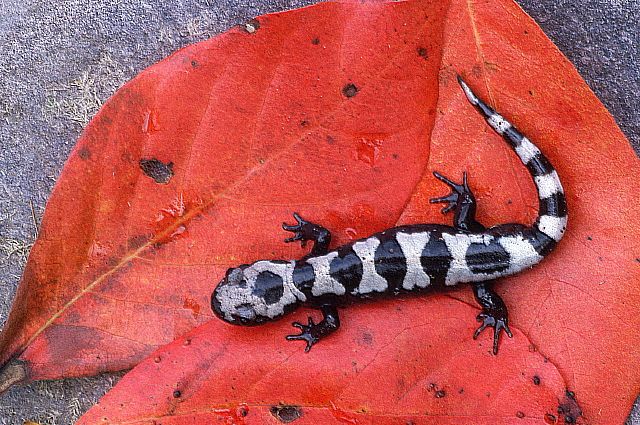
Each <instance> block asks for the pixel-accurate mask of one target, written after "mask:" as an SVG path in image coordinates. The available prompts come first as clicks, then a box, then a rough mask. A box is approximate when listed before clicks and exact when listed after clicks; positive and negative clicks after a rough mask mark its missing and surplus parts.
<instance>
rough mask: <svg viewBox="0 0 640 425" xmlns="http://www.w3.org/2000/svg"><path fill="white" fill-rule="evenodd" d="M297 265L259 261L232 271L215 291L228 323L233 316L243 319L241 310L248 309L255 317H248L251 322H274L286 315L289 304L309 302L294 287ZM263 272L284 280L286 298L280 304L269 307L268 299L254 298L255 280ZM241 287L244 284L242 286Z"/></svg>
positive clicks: (281, 299)
mask: <svg viewBox="0 0 640 425" xmlns="http://www.w3.org/2000/svg"><path fill="white" fill-rule="evenodd" d="M294 267H295V262H294V261H292V262H289V263H275V262H272V261H258V262H255V263H253V264H251V265H250V266H249V267H247V268H245V269H244V270H242V269H239V268H237V269H233V271H232V272H231V273H230V275H229V276H228V277H227V283H226V284H224V285H220V286H219V287H218V288H217V289H216V291H217V295H216V299H217V300H218V302H219V303H220V309H221V311H222V312H223V313H224V316H225V319H227V320H229V321H233V320H234V317H233V316H234V315H237V316H240V315H241V314H240V310H239V308H241V309H242V308H243V306H249V307H250V309H251V311H248V310H247V311H248V312H247V314H251V315H252V316H253V317H246V316H245V317H246V318H247V319H249V320H253V319H255V318H256V317H257V316H262V317H265V318H269V319H273V318H275V317H278V316H281V315H283V314H284V309H285V307H286V306H287V305H289V304H296V303H298V302H304V301H306V297H305V295H304V294H303V293H302V292H300V290H298V288H296V286H295V285H294V284H293V269H294ZM262 272H271V273H273V274H275V275H278V276H280V277H281V278H282V282H283V294H282V297H280V300H278V301H277V302H275V303H273V304H267V303H266V301H265V299H264V298H262V297H259V296H257V295H255V294H254V289H255V287H256V280H257V278H258V275H259V274H260V273H262ZM243 281H244V283H243V284H241V282H243Z"/></svg>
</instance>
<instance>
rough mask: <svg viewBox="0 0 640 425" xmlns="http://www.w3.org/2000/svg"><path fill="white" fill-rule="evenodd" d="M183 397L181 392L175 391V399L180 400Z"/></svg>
mask: <svg viewBox="0 0 640 425" xmlns="http://www.w3.org/2000/svg"><path fill="white" fill-rule="evenodd" d="M181 395H182V393H181V392H180V390H175V391H174V392H173V398H180V396H181Z"/></svg>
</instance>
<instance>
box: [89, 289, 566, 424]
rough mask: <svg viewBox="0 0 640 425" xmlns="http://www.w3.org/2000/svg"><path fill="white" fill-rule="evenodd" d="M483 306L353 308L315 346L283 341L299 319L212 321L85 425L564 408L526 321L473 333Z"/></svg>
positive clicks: (133, 375) (443, 418) (152, 360)
mask: <svg viewBox="0 0 640 425" xmlns="http://www.w3.org/2000/svg"><path fill="white" fill-rule="evenodd" d="M305 313H306V312H305ZM476 313H477V312H476V310H475V309H473V308H471V307H469V306H468V305H465V304H463V303H461V302H459V301H455V300H451V299H450V298H448V297H444V296H436V297H434V298H432V299H426V298H418V299H411V300H408V299H407V300H404V299H403V300H400V299H396V300H392V301H386V302H382V303H375V304H371V305H360V306H354V307H353V308H351V309H349V310H348V311H345V315H346V316H348V323H347V326H348V330H347V331H344V332H342V331H341V332H338V333H337V334H336V335H335V337H334V336H332V340H331V342H330V343H328V344H323V343H324V341H323V343H321V344H318V345H317V346H315V347H314V348H313V350H311V351H310V352H309V353H308V354H305V353H304V351H303V350H301V347H300V346H299V345H297V344H284V343H283V338H282V335H283V334H286V333H287V332H289V331H290V330H291V328H290V325H289V323H282V322H280V323H274V324H272V325H267V326H265V327H264V328H263V332H255V330H252V329H248V328H244V329H242V328H235V327H230V326H226V325H224V324H222V323H220V322H219V321H217V320H212V321H210V322H209V323H207V324H205V325H203V326H201V327H199V328H198V329H196V330H195V331H194V332H192V333H191V334H189V335H187V336H186V337H185V338H184V339H180V340H177V341H175V342H173V343H172V344H169V345H168V346H166V347H164V348H162V349H160V350H158V351H157V352H155V353H154V354H152V355H151V357H149V358H148V359H146V360H145V361H144V362H142V363H141V364H140V365H138V366H137V367H136V368H135V369H134V370H133V371H131V372H130V373H129V374H127V375H126V376H125V377H124V378H123V379H122V380H121V381H120V382H119V383H118V384H117V386H116V387H115V388H114V389H113V390H111V391H110V392H109V393H108V394H107V395H106V396H105V397H104V398H103V399H102V400H101V401H100V403H99V404H98V405H96V406H95V407H94V408H93V409H91V410H89V412H87V413H86V414H85V416H83V417H82V418H81V419H80V421H79V422H78V425H90V424H102V423H109V424H125V423H126V424H152V423H162V424H163V425H177V424H205V423H207V424H208V423H233V424H247V425H249V424H279V423H287V422H286V420H287V419H294V418H298V419H296V420H295V422H294V423H295V424H329V423H339V424H345V423H346V424H349V423H351V424H402V425H404V424H407V423H414V424H439V425H440V424H460V423H473V424H478V425H480V424H510V423H514V422H515V421H517V420H518V419H517V418H518V417H521V418H522V419H523V420H524V422H523V423H527V422H529V423H533V422H535V423H542V420H543V418H544V416H545V415H547V414H548V415H554V416H556V417H557V409H558V400H559V399H562V398H565V397H566V395H565V383H564V381H563V379H562V377H561V376H560V374H559V372H558V370H557V369H556V368H555V366H554V365H553V364H552V363H550V362H548V361H547V360H546V359H545V358H544V357H543V356H541V355H540V354H539V353H537V352H535V351H534V350H530V344H529V341H528V340H527V338H526V337H525V336H524V335H522V334H521V333H520V332H517V331H516V334H515V335H514V338H513V340H509V341H507V342H506V343H504V344H503V346H502V348H501V351H500V355H498V356H493V355H492V354H491V353H490V351H491V341H489V340H488V339H487V340H485V341H484V342H476V341H474V340H473V339H471V338H470V337H469V336H470V335H471V334H472V333H473V330H474V327H475V322H474V317H475V315H476ZM312 314H313V313H312ZM327 342H328V340H327ZM256 348H259V349H256ZM285 406H286V407H285ZM567 413H568V412H567ZM281 415H285V416H284V417H280V419H278V416H281ZM154 421H155V422H154ZM518 423H519V422H518Z"/></svg>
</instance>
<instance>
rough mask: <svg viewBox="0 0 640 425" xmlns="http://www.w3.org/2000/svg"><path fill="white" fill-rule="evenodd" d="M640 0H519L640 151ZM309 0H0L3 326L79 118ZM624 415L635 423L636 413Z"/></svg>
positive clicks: (25, 412)
mask: <svg viewBox="0 0 640 425" xmlns="http://www.w3.org/2000/svg"><path fill="white" fill-rule="evenodd" d="M639 2H640V0H585V1H582V2H575V1H568V0H520V1H519V4H521V5H522V6H523V8H524V9H525V10H526V11H527V12H529V13H530V14H531V15H532V16H533V17H534V18H535V19H536V20H537V21H538V23H539V24H540V25H541V26H542V28H543V29H544V30H545V32H546V33H547V34H548V35H549V36H550V37H551V38H552V39H553V40H554V42H555V43H556V44H557V45H558V46H559V47H560V49H561V50H562V51H563V52H564V53H565V54H566V55H567V56H568V57H569V58H570V59H571V60H572V61H573V63H574V64H575V65H576V66H577V68H578V70H579V71H580V73H581V74H582V75H583V77H584V78H585V79H586V80H587V82H588V83H589V84H590V86H591V87H592V88H593V89H594V91H595V92H596V93H597V95H598V96H599V97H600V99H601V100H602V101H603V103H604V104H605V105H606V106H607V107H608V108H609V110H610V111H611V112H612V114H613V115H614V117H615V118H616V120H617V121H618V123H619V125H620V126H621V128H622V129H623V131H624V132H625V133H626V135H627V136H628V137H629V139H630V140H631V142H632V144H634V146H635V148H636V152H640V112H639V111H640V100H639V99H640V98H639V96H638V90H637V88H638V85H639V83H640V65H639V63H640V31H639V29H640V18H639V17H638V16H639V14H638V12H637V11H638V10H639V6H640V3H639ZM311 3H315V1H312V0H276V1H265V0H251V1H240V0H236V1H233V0H220V1H214V0H177V1H174V2H164V1H161V0H135V1H134V0H105V1H101V0H59V1H55V2H50V1H44V0H21V1H17V0H3V1H2V4H1V5H0V147H1V149H0V323H2V322H4V320H5V319H6V315H7V312H8V309H9V306H10V304H11V301H12V298H13V295H14V292H15V289H16V286H17V284H18V280H19V277H20V274H21V272H22V269H23V267H24V263H25V259H26V255H27V253H28V250H29V248H30V245H31V244H32V243H33V240H34V237H35V233H36V226H35V224H34V220H35V221H38V220H39V218H40V217H41V215H42V212H43V209H44V205H45V202H46V199H47V197H48V195H49V193H50V191H51V188H52V187H53V184H54V183H55V180H56V178H57V176H58V175H59V173H60V170H61V169H62V165H63V163H64V160H65V158H66V157H67V155H68V153H69V151H70V149H71V148H72V147H73V144H74V143H75V140H76V139H77V137H78V135H79V134H80V131H81V130H82V128H83V126H84V125H85V124H86V123H87V122H88V120H89V119H90V118H91V116H93V114H94V113H95V112H96V111H97V110H98V108H99V106H100V105H101V103H102V102H103V101H104V100H105V99H106V98H107V97H108V96H110V95H111V94H112V93H113V92H114V91H115V90H116V89H117V88H118V87H119V86H120V85H122V84H123V83H124V82H125V81H127V80H128V79H130V78H131V77H133V76H134V75H136V74H137V73H138V72H139V71H140V70H142V69H144V68H146V67H148V66H149V65H151V64H153V63H155V62H157V61H159V60H161V59H162V58H164V57H166V56H167V55H168V54H170V53H171V52H173V51H175V50H176V49H178V48H180V47H182V46H184V45H186V44H190V43H194V42H197V41H199V40H203V39H206V38H208V37H210V36H213V35H215V34H218V33H220V32H223V31H224V30H226V29H227V28H229V27H231V26H233V25H235V24H238V23H241V22H245V21H247V20H248V19H250V18H251V17H253V16H255V15H260V14H263V13H267V12H271V11H277V10H283V9H288V8H293V7H299V6H303V5H306V4H311ZM119 376H120V375H118V374H112V375H105V376H100V377H95V378H89V379H68V380H63V381H56V382H38V383H34V384H31V385H29V386H25V387H19V388H14V389H13V390H11V391H9V392H8V393H7V394H5V395H4V396H2V397H0V424H2V425H3V424H23V422H24V421H26V420H31V421H36V422H40V423H42V424H70V423H73V421H74V420H75V419H76V418H78V417H79V416H80V415H81V414H82V412H83V411H85V410H86V409H87V408H88V407H89V406H91V405H92V404H93V403H95V402H96V401H97V399H98V398H99V397H100V396H101V395H102V394H104V392H106V391H107V389H108V388H110V386H112V385H113V384H114V383H115V382H116V381H117V379H118V378H119ZM634 418H635V419H630V423H634V424H640V414H636V415H635V416H634Z"/></svg>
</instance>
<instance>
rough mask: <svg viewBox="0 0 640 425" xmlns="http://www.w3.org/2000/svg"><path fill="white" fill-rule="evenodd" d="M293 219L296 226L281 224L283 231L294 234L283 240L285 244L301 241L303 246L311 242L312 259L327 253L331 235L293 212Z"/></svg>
mask: <svg viewBox="0 0 640 425" xmlns="http://www.w3.org/2000/svg"><path fill="white" fill-rule="evenodd" d="M293 218H295V219H296V221H297V222H298V223H297V224H287V223H282V228H283V229H284V230H286V231H287V232H293V233H294V236H293V237H290V238H287V239H285V240H284V241H285V242H295V241H301V242H302V246H305V245H306V243H307V241H313V248H312V249H311V254H310V255H311V256H313V257H315V256H318V255H325V254H326V253H327V252H329V244H330V243H331V233H330V232H329V231H328V230H327V229H325V228H324V227H322V226H320V225H319V224H315V223H311V222H309V221H306V220H305V219H303V218H302V217H300V216H299V215H298V213H295V212H294V213H293Z"/></svg>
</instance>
